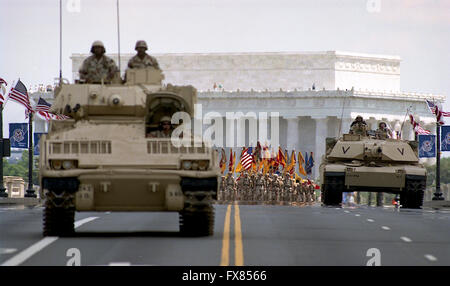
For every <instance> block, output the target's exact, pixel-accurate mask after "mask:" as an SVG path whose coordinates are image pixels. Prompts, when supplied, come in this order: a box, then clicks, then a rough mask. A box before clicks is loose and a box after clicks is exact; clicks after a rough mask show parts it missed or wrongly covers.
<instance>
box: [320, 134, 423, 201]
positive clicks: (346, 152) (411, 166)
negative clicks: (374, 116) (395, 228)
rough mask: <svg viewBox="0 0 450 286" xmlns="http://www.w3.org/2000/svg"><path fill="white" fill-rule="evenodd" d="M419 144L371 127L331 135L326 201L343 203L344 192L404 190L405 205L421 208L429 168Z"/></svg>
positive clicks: (323, 178) (323, 174)
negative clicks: (386, 134)
mask: <svg viewBox="0 0 450 286" xmlns="http://www.w3.org/2000/svg"><path fill="white" fill-rule="evenodd" d="M417 146H418V144H417V141H405V140H397V139H390V138H386V136H383V134H380V133H379V132H374V131H371V130H370V131H366V130H363V131H362V132H356V133H354V134H344V135H343V136H342V137H340V138H339V139H336V138H327V139H326V154H325V155H324V157H323V159H322V163H321V165H320V182H321V183H322V202H323V204H324V205H339V204H340V203H341V202H342V192H354V191H358V192H386V193H394V194H400V203H401V205H402V206H403V207H404V208H420V207H421V206H422V203H423V195H424V189H425V186H426V169H425V168H424V167H423V165H421V164H420V163H419V159H418V157H417V154H418V153H417Z"/></svg>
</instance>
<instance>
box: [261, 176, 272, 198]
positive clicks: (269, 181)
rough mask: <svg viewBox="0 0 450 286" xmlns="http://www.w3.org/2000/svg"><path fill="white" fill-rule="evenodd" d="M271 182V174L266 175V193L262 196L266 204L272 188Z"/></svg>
mask: <svg viewBox="0 0 450 286" xmlns="http://www.w3.org/2000/svg"><path fill="white" fill-rule="evenodd" d="M271 181H272V179H271V177H270V174H269V173H266V174H265V175H264V181H263V183H264V192H263V196H262V201H263V202H265V203H267V202H268V201H269V196H270V194H269V192H270V186H271V184H272V183H271Z"/></svg>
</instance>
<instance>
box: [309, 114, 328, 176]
mask: <svg viewBox="0 0 450 286" xmlns="http://www.w3.org/2000/svg"><path fill="white" fill-rule="evenodd" d="M313 119H314V120H315V122H316V136H315V137H316V140H315V143H316V147H315V151H314V169H313V174H312V177H313V178H314V179H318V178H319V166H320V163H321V162H322V156H323V155H324V154H325V146H326V144H325V139H326V138H327V134H328V125H327V124H328V117H325V118H313Z"/></svg>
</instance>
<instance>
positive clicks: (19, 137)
mask: <svg viewBox="0 0 450 286" xmlns="http://www.w3.org/2000/svg"><path fill="white" fill-rule="evenodd" d="M9 140H10V141H11V148H22V149H28V123H10V124H9Z"/></svg>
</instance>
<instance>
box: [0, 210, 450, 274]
mask: <svg viewBox="0 0 450 286" xmlns="http://www.w3.org/2000/svg"><path fill="white" fill-rule="evenodd" d="M215 209H216V224H215V234H214V235H213V236H211V237H200V238H185V237H180V236H179V233H178V214H177V213H108V212H99V213H96V212H88V213H77V215H76V221H77V223H76V226H77V229H76V232H77V234H76V235H75V237H70V238H57V237H50V238H43V237H42V235H41V227H42V208H27V207H0V230H1V231H0V265H2V264H3V265H5V264H6V265H66V264H67V262H68V261H69V260H70V259H71V258H73V257H74V255H75V256H77V254H74V252H73V251H74V250H73V249H78V250H79V252H80V263H81V265H113V264H123V265H128V264H130V265H181V266H183V265H231V266H234V265H265V266H270V265H293V266H301V265H366V264H367V262H368V261H369V260H370V261H371V262H372V263H373V261H375V260H376V257H378V254H379V258H380V259H379V262H380V264H381V265H450V212H449V211H432V210H406V209H405V210H401V211H397V210H395V209H392V208H376V207H367V206H357V207H343V208H326V207H322V206H320V205H318V204H316V205H311V206H303V207H293V206H262V205H239V206H236V205H216V206H215ZM70 249H72V250H70ZM68 251H69V253H68ZM75 251H76V250H75ZM368 252H369V253H368ZM68 254H69V255H68ZM72 261H73V260H72Z"/></svg>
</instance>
